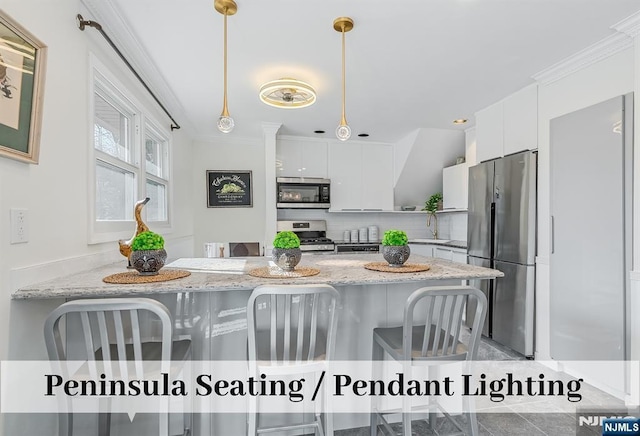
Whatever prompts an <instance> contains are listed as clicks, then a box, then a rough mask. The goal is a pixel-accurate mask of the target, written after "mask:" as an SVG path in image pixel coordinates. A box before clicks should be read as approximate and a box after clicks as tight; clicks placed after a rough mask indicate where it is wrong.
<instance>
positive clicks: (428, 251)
mask: <svg viewBox="0 0 640 436" xmlns="http://www.w3.org/2000/svg"><path fill="white" fill-rule="evenodd" d="M409 249H410V250H411V254H417V255H420V256H427V257H433V245H424V244H409Z"/></svg>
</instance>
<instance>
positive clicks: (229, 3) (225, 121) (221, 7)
mask: <svg viewBox="0 0 640 436" xmlns="http://www.w3.org/2000/svg"><path fill="white" fill-rule="evenodd" d="M214 7H215V8H216V11H218V12H220V13H221V14H222V15H224V97H223V103H222V113H221V114H220V118H218V130H220V131H221V132H222V133H229V132H231V131H232V130H233V126H234V125H235V123H234V121H233V118H231V117H230V116H229V109H228V108H227V16H229V15H234V14H235V13H236V12H238V5H236V2H234V1H233V0H215V2H214Z"/></svg>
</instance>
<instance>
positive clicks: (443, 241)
mask: <svg viewBox="0 0 640 436" xmlns="http://www.w3.org/2000/svg"><path fill="white" fill-rule="evenodd" d="M411 242H422V243H427V244H446V243H447V242H451V241H450V240H449V239H411V240H410V241H409V243H411Z"/></svg>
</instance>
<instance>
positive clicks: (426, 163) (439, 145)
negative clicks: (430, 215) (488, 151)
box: [393, 128, 465, 208]
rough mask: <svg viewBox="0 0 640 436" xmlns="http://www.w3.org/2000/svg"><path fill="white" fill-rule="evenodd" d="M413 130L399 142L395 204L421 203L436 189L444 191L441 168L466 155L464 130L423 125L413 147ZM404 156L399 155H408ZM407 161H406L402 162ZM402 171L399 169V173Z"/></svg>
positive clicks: (420, 205) (396, 157)
mask: <svg viewBox="0 0 640 436" xmlns="http://www.w3.org/2000/svg"><path fill="white" fill-rule="evenodd" d="M412 135H413V134H411V135H409V137H408V138H406V139H405V140H403V141H400V142H399V143H398V144H396V147H397V148H398V151H397V152H396V153H395V155H396V156H395V159H396V160H400V162H396V177H397V180H396V185H395V187H394V191H393V194H394V204H395V205H396V206H398V208H399V206H403V205H418V206H419V208H422V207H423V206H424V202H425V201H427V199H428V198H429V197H430V196H431V195H432V194H434V193H436V192H442V168H444V167H448V166H451V165H454V164H455V163H456V158H457V157H458V156H464V155H465V144H464V132H463V131H459V130H448V129H427V128H425V129H420V130H419V131H418V134H417V135H416V137H415V141H414V142H413V145H412V146H411V149H410V150H409V151H408V152H407V148H408V143H407V139H410V138H411V136H412ZM405 156H406V158H405V159H404V160H402V159H399V158H401V157H405ZM402 162H404V165H402V167H400V165H401V164H402ZM398 171H399V173H398Z"/></svg>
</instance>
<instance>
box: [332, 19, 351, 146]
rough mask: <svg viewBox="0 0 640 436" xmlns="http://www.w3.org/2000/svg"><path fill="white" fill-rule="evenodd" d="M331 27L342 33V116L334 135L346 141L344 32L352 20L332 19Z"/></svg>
mask: <svg viewBox="0 0 640 436" xmlns="http://www.w3.org/2000/svg"><path fill="white" fill-rule="evenodd" d="M333 28H334V29H335V30H336V31H338V32H340V33H341V34H342V118H341V119H340V124H339V125H338V128H337V129H336V136H337V137H338V139H339V140H340V141H346V140H347V139H349V138H350V137H351V128H350V127H349V125H348V124H347V117H346V115H345V109H344V107H345V104H344V100H345V74H344V64H345V62H344V34H345V33H347V32H349V31H350V30H351V29H353V20H352V19H351V18H349V17H339V18H336V19H335V20H334V21H333Z"/></svg>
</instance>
